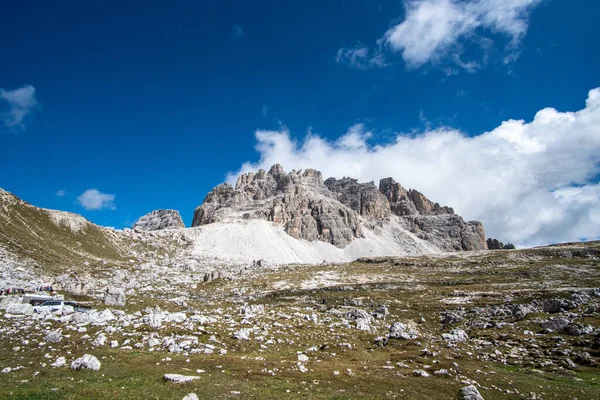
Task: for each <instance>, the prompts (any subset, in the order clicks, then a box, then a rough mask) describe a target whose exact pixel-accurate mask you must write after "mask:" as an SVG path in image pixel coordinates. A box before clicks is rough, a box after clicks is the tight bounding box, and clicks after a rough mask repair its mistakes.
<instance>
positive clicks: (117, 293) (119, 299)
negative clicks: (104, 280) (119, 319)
mask: <svg viewBox="0 0 600 400" xmlns="http://www.w3.org/2000/svg"><path fill="white" fill-rule="evenodd" d="M126 302H127V301H126V299H125V291H124V290H123V289H121V288H117V287H112V286H111V287H108V288H106V292H105V293H104V304H106V305H107V306H118V307H123V306H124V305H125V303H126Z"/></svg>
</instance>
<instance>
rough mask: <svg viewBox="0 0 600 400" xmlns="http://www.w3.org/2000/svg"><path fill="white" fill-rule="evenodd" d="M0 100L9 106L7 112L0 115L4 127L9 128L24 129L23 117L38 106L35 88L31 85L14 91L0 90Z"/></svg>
mask: <svg viewBox="0 0 600 400" xmlns="http://www.w3.org/2000/svg"><path fill="white" fill-rule="evenodd" d="M0 99H2V100H4V101H6V102H7V103H8V106H9V110H8V112H5V113H3V114H2V120H3V121H4V125H5V126H7V127H9V128H12V127H20V128H24V127H25V125H24V119H25V117H26V116H27V115H29V114H30V113H31V112H32V111H33V110H34V109H35V108H36V107H37V106H38V102H37V100H36V98H35V88H34V87H33V86H31V85H25V86H23V87H21V88H18V89H15V90H4V89H1V88H0Z"/></svg>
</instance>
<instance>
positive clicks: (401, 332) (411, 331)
mask: <svg viewBox="0 0 600 400" xmlns="http://www.w3.org/2000/svg"><path fill="white" fill-rule="evenodd" d="M418 337H419V332H418V331H417V329H416V328H415V327H409V326H408V325H406V324H403V323H402V322H394V323H393V324H392V326H390V333H388V338H390V339H402V340H412V339H416V338H418Z"/></svg>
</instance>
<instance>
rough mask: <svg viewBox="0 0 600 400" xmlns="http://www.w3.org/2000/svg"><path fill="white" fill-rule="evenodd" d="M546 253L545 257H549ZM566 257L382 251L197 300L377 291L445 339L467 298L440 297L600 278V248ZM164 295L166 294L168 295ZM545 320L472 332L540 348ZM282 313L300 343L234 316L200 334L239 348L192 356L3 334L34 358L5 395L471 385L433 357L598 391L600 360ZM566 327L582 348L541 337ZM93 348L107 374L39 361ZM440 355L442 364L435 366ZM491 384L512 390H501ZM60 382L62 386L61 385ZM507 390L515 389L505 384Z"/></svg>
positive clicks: (395, 310)
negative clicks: (326, 284)
mask: <svg viewBox="0 0 600 400" xmlns="http://www.w3.org/2000/svg"><path fill="white" fill-rule="evenodd" d="M583 247H586V248H588V249H589V250H591V252H592V254H597V251H598V250H599V246H598V243H591V244H588V245H586V246H583ZM561 251H562V249H561ZM540 254H545V255H544V257H541V256H540ZM561 254H562V253H558V252H553V251H549V250H547V249H540V250H537V249H536V250H524V251H515V252H493V253H487V254H484V255H480V256H471V257H462V256H450V257H447V258H426V257H422V258H412V259H400V260H383V262H381V263H376V264H372V263H364V262H355V263H350V264H345V265H335V266H332V265H323V266H309V267H296V268H291V267H290V268H282V269H281V270H280V271H277V272H272V273H266V274H264V275H261V276H258V277H249V278H241V279H239V280H235V281H232V282H222V281H215V282H212V283H210V284H206V285H201V286H200V287H199V289H198V291H197V292H196V293H195V294H194V295H193V296H192V300H191V301H190V302H191V303H194V307H197V308H200V309H201V310H203V313H205V314H208V315H210V314H211V312H212V311H211V310H214V309H216V308H225V309H226V308H227V307H232V308H233V309H236V308H237V307H239V303H236V302H234V301H233V300H231V293H232V292H233V291H235V290H236V288H240V287H246V288H248V289H249V290H248V293H249V294H251V295H249V296H248V297H247V299H248V300H250V301H251V302H255V303H262V304H265V306H266V307H267V309H268V310H274V311H279V312H282V313H285V314H293V313H294V312H296V311H298V310H306V308H308V309H310V310H312V311H303V312H309V313H310V312H316V313H317V314H318V315H319V318H320V319H321V318H324V317H326V316H327V314H326V311H325V310H324V309H323V308H322V307H321V306H320V303H321V301H322V299H323V298H325V300H326V307H325V308H332V307H337V308H339V307H341V306H342V305H343V304H344V301H345V300H348V299H350V298H360V299H362V300H363V301H364V302H365V303H366V304H368V303H369V302H370V301H371V300H373V301H374V302H375V303H386V304H388V306H389V309H390V313H391V315H390V316H389V317H388V319H387V321H388V322H389V323H391V322H393V321H395V320H406V319H412V320H417V319H418V318H419V317H420V316H423V317H424V318H425V320H426V322H425V323H424V324H422V325H420V329H421V330H422V331H423V332H427V334H426V336H427V335H435V336H437V335H439V334H440V333H441V332H443V330H441V325H440V324H439V322H438V317H439V313H440V312H441V311H443V310H447V309H454V308H457V307H458V306H456V305H446V304H443V303H442V302H440V299H442V298H448V297H452V296H456V295H457V293H470V294H475V293H479V294H478V295H476V296H475V297H473V299H472V300H471V302H470V303H468V304H466V305H465V307H469V308H470V307H485V306H490V305H494V304H502V303H503V302H504V299H505V296H506V295H511V296H513V298H514V299H513V302H515V303H519V302H528V301H530V300H531V299H533V298H537V299H540V298H545V297H556V296H559V297H561V296H565V297H567V296H568V288H577V287H593V286H598V284H599V283H600V279H599V277H600V265H599V263H598V258H597V256H592V257H587V256H586V257H563V256H561ZM323 271H326V272H332V273H337V274H338V275H339V276H342V278H343V280H344V283H343V284H341V285H338V286H336V287H333V288H314V289H308V290H301V289H299V286H300V283H301V282H303V281H306V280H307V279H311V278H312V277H313V276H314V275H315V274H316V273H319V272H323ZM359 277H368V278H369V279H371V280H373V281H378V283H373V282H372V283H367V284H365V283H356V282H357V280H359V279H357V278H359ZM280 281H288V282H290V283H292V284H293V287H292V288H289V289H285V290H272V289H271V291H270V292H269V294H268V295H261V294H260V292H262V291H265V290H267V289H268V288H272V284H273V283H274V282H280ZM342 287H343V288H344V289H343V290H341V288H342ZM561 293H563V294H561ZM215 296H220V297H221V300H219V301H211V302H209V299H214V298H215ZM131 300H132V301H131V302H130V303H129V304H128V306H127V308H128V309H129V311H130V312H131V311H133V310H134V309H139V308H137V307H140V306H136V305H135V304H136V300H137V299H135V298H132V299H131ZM139 300H142V299H139ZM144 300H146V299H144ZM154 301H156V302H161V300H160V299H157V300H154ZM144 306H145V305H144ZM161 306H163V304H162V303H161ZM539 317H543V316H540V315H535V314H534V315H530V316H528V317H527V318H526V319H525V320H524V321H521V322H519V323H518V324H515V325H514V326H506V327H504V328H502V329H486V330H478V329H475V328H474V329H470V330H469V332H468V333H469V336H470V337H471V338H472V339H485V340H489V341H492V342H494V343H496V345H495V347H493V348H488V352H490V351H493V350H494V349H498V350H500V351H502V352H504V353H506V352H507V351H508V349H509V347H508V346H509V345H510V347H514V346H523V347H526V348H528V349H533V348H534V347H531V346H532V345H531V342H530V337H526V336H524V335H523V330H524V329H530V330H533V331H536V332H539V331H540V329H539V322H537V321H536V319H537V318H539ZM544 318H547V316H546V317H544ZM259 322H260V321H259ZM281 322H282V323H283V324H286V325H289V324H290V323H291V326H289V327H286V329H285V332H282V333H281V334H279V337H283V338H286V339H293V340H294V341H295V343H293V344H290V343H281V344H277V345H272V346H269V348H266V349H263V348H261V347H260V343H257V342H254V341H251V342H238V341H235V340H233V339H231V337H230V333H231V330H230V327H229V326H228V325H227V324H221V323H217V324H214V325H212V326H210V327H207V328H208V330H209V331H208V333H207V334H204V335H201V336H200V340H201V341H203V342H206V340H207V337H208V336H209V335H215V336H216V337H217V338H218V339H219V340H221V341H223V342H224V343H226V344H227V348H228V350H229V352H228V354H226V355H215V354H211V355H205V354H202V355H190V356H184V355H174V354H170V353H168V352H166V351H157V352H148V351H147V350H135V349H134V350H117V349H109V348H106V347H103V348H95V349H89V345H88V344H85V342H84V341H82V340H80V339H79V337H80V336H81V335H83V334H80V333H77V332H69V333H70V334H71V338H70V339H69V340H68V342H67V343H63V344H61V345H60V346H52V347H54V348H57V347H59V349H55V350H53V349H50V348H48V346H44V347H40V348H37V346H33V348H31V349H27V350H19V351H17V352H13V351H11V350H10V349H12V347H13V346H19V345H20V340H21V338H3V339H2V340H1V341H0V349H2V351H0V367H4V366H8V365H10V366H15V365H24V366H25V367H26V368H24V369H22V370H20V371H17V372H13V373H10V374H6V375H4V374H1V375H0V397H1V398H16V399H80V398H95V399H113V398H120V399H138V398H148V399H181V398H182V397H183V396H184V395H186V394H187V393H189V392H195V393H196V394H198V396H199V397H200V398H203V399H214V398H244V399H251V398H252V399H281V398H286V399H287V398H289V399H300V398H302V399H385V398H390V399H391V398H396V399H453V398H456V393H457V392H458V389H459V388H460V387H462V386H464V384H462V383H461V382H458V381H456V380H454V379H453V377H446V376H441V377H431V378H419V377H414V376H412V369H414V368H421V367H422V366H424V365H432V369H439V368H446V369H450V368H452V367H453V365H452V364H453V363H454V362H457V363H458V364H459V365H460V371H461V373H462V374H463V375H464V376H467V377H468V378H469V379H474V380H476V381H477V382H479V383H480V384H481V385H482V386H484V388H482V389H480V390H481V393H482V395H483V397H484V398H485V399H486V400H489V399H492V400H493V399H522V398H524V397H522V396H521V394H525V395H529V393H530V392H535V393H537V396H538V398H539V397H541V398H543V399H572V398H577V399H579V400H584V399H598V398H600V378H599V376H600V375H599V373H598V372H599V369H598V367H597V366H579V367H578V368H576V369H575V370H566V369H565V370H560V369H559V370H556V369H554V370H548V369H546V370H544V369H543V368H540V367H539V366H537V365H535V362H534V364H529V363H522V364H521V365H519V364H517V363H509V364H503V363H501V362H497V361H494V360H487V361H484V360H482V359H481V358H480V357H479V354H478V353H477V351H476V350H474V348H473V345H472V344H470V343H469V344H464V345H461V346H460V347H461V348H460V350H459V349H451V348H446V347H445V346H443V344H440V343H436V342H433V343H430V345H429V348H430V349H431V350H432V351H435V352H436V353H437V355H435V356H427V355H423V354H422V353H421V350H422V348H423V347H424V346H427V343H428V342H429V340H428V339H427V338H426V337H424V338H423V339H422V340H421V339H419V340H421V341H422V342H423V343H421V344H419V343H418V341H393V342H391V343H390V345H388V346H386V347H383V348H381V347H374V346H373V338H374V336H375V334H374V333H365V332H360V331H357V330H355V329H344V328H335V329H334V330H333V331H332V330H330V329H329V328H328V327H327V325H312V324H311V323H309V322H306V321H304V322H301V323H299V322H297V321H295V322H289V321H287V320H286V319H281ZM585 323H588V324H592V325H593V326H595V327H596V328H597V327H598V326H599V325H600V320H599V318H598V317H588V318H585ZM56 327H59V325H58V324H57V325H56ZM88 329H89V331H88V332H87V333H88V334H90V335H91V336H92V337H93V336H94V334H95V332H96V331H99V330H101V329H102V328H95V327H88ZM169 329H170V328H162V329H160V330H159V333H160V335H161V337H164V336H167V335H168V334H170V333H172V332H169ZM148 330H149V328H148V327H145V326H142V327H140V328H139V329H137V332H138V333H139V334H141V333H142V332H144V331H148ZM181 333H184V332H181ZM188 333H189V332H188ZM381 333H383V332H381ZM35 335H36V334H33V335H32V334H31V333H30V334H29V335H28V336H26V337H27V338H28V339H32V338H33V339H36V336H35ZM557 336H561V337H562V338H563V340H565V341H566V343H567V345H566V346H567V347H573V348H575V349H576V350H577V349H580V348H581V345H580V344H578V341H579V340H580V339H578V338H577V337H571V336H568V335H564V334H552V335H543V336H538V337H536V346H538V347H539V348H541V349H550V348H552V347H553V346H554V345H555V338H556V337H557ZM127 338H132V337H131V336H123V335H120V334H119V333H115V334H113V335H111V337H110V339H117V340H119V342H121V343H122V341H123V340H125V339H127ZM37 339H38V340H39V341H42V335H41V334H38V335H37ZM340 342H348V343H352V344H353V348H352V349H345V348H341V347H339V346H337V344H338V343H340ZM88 343H89V342H88ZM325 343H327V344H329V345H330V348H329V349H328V350H327V351H317V352H315V353H310V354H309V356H310V358H311V361H309V362H308V363H307V364H306V365H307V367H308V368H309V369H310V372H308V373H305V374H302V373H300V372H299V371H297V370H295V369H294V368H295V367H294V366H295V363H296V361H297V358H296V351H298V350H302V349H307V348H309V347H312V346H321V345H322V344H325ZM21 347H23V346H21ZM67 351H68V353H67ZM577 351H579V350H577ZM586 351H587V350H586ZM48 352H49V353H50V354H52V355H53V358H52V359H49V360H47V359H45V358H44V357H43V355H44V354H45V353H48ZM88 352H89V353H91V354H94V355H96V356H97V357H98V358H99V359H100V360H101V362H102V363H103V367H102V370H101V372H100V373H94V372H85V371H82V372H77V373H75V372H73V371H70V370H68V369H66V368H63V369H60V370H55V369H51V368H49V367H45V368H42V367H40V363H41V362H48V363H49V362H53V360H54V358H55V357H57V356H59V355H66V356H67V358H68V359H69V358H71V357H77V356H81V355H82V354H84V353H88ZM469 352H470V353H471V355H469ZM332 353H336V355H335V356H334V355H333V354H332ZM591 353H592V356H594V357H596V358H597V357H599V356H600V351H599V350H595V351H591ZM165 357H170V358H172V361H164V358H165ZM257 357H261V358H264V360H263V359H257ZM187 360H189V362H187ZM318 360H320V361H318ZM434 360H437V361H438V363H434ZM399 361H402V362H405V363H407V364H409V365H410V368H408V369H405V368H398V367H396V368H394V369H393V370H387V369H384V368H383V367H384V366H385V365H387V364H386V363H387V362H391V364H389V365H391V366H395V364H396V362H399ZM198 368H200V369H203V370H205V371H206V372H205V373H204V374H202V375H201V376H202V377H201V379H200V380H199V381H196V382H192V383H188V384H184V385H174V384H171V383H168V382H164V381H163V380H162V376H163V374H165V373H181V374H188V375H195V371H196V369H198ZM265 369H271V370H275V369H278V371H276V374H275V376H271V375H270V374H269V373H267V372H266V371H265ZM347 369H351V370H352V371H353V372H354V375H349V374H348V373H347V372H346V371H347ZM334 370H337V371H340V375H337V376H334V375H333V371H334ZM34 371H40V374H39V375H38V376H37V377H34V376H33V372H34ZM22 381H25V382H22ZM492 385H494V386H495V387H497V388H499V389H501V390H502V391H500V390H498V389H494V388H492ZM53 388H54V389H57V390H55V391H52V390H51V389H53ZM507 390H509V391H511V392H512V393H510V394H509V393H506V391H507ZM516 391H518V392H516ZM232 392H241V394H239V395H238V394H235V393H232ZM525 398H529V397H525Z"/></svg>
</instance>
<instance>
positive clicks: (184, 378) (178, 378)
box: [164, 374, 200, 383]
mask: <svg viewBox="0 0 600 400" xmlns="http://www.w3.org/2000/svg"><path fill="white" fill-rule="evenodd" d="M164 379H165V380H166V381H170V382H173V383H186V382H191V381H193V380H195V379H200V377H199V376H188V375H180V374H165V376H164Z"/></svg>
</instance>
